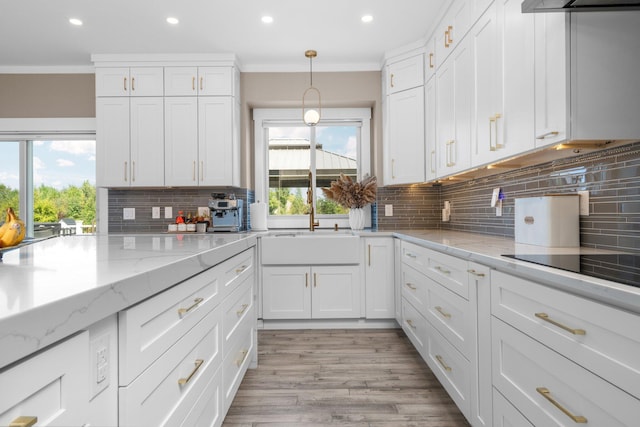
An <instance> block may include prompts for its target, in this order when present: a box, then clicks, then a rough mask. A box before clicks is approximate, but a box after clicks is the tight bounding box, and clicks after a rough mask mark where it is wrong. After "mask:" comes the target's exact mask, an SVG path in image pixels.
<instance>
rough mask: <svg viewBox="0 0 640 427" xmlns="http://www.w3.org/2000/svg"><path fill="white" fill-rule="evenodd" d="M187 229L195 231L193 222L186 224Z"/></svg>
mask: <svg viewBox="0 0 640 427" xmlns="http://www.w3.org/2000/svg"><path fill="white" fill-rule="evenodd" d="M187 231H193V232H195V231H196V225H195V224H193V223H189V224H187Z"/></svg>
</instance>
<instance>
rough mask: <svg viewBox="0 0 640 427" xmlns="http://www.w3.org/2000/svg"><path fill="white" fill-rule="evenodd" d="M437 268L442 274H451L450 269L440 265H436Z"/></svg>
mask: <svg viewBox="0 0 640 427" xmlns="http://www.w3.org/2000/svg"><path fill="white" fill-rule="evenodd" d="M435 269H436V270H438V271H439V272H440V273H442V274H451V271H449V270H447V269H445V268H442V267H441V266H439V265H436V267H435Z"/></svg>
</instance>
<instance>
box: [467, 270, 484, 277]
mask: <svg viewBox="0 0 640 427" xmlns="http://www.w3.org/2000/svg"><path fill="white" fill-rule="evenodd" d="M467 273H470V274H473V275H474V276H476V277H484V276H485V274H484V273H478V272H477V271H475V270H474V269H470V270H467Z"/></svg>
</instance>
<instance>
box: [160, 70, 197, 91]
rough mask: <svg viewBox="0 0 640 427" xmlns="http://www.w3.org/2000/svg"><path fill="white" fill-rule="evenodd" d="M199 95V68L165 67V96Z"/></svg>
mask: <svg viewBox="0 0 640 427" xmlns="http://www.w3.org/2000/svg"><path fill="white" fill-rule="evenodd" d="M197 94H198V68H197V67H165V69H164V96H196V95H197Z"/></svg>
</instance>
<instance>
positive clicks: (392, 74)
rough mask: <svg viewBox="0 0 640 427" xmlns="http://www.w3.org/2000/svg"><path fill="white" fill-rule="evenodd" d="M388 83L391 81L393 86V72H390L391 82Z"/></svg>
mask: <svg viewBox="0 0 640 427" xmlns="http://www.w3.org/2000/svg"><path fill="white" fill-rule="evenodd" d="M390 83H391V87H394V86H393V73H391V82H390Z"/></svg>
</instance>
